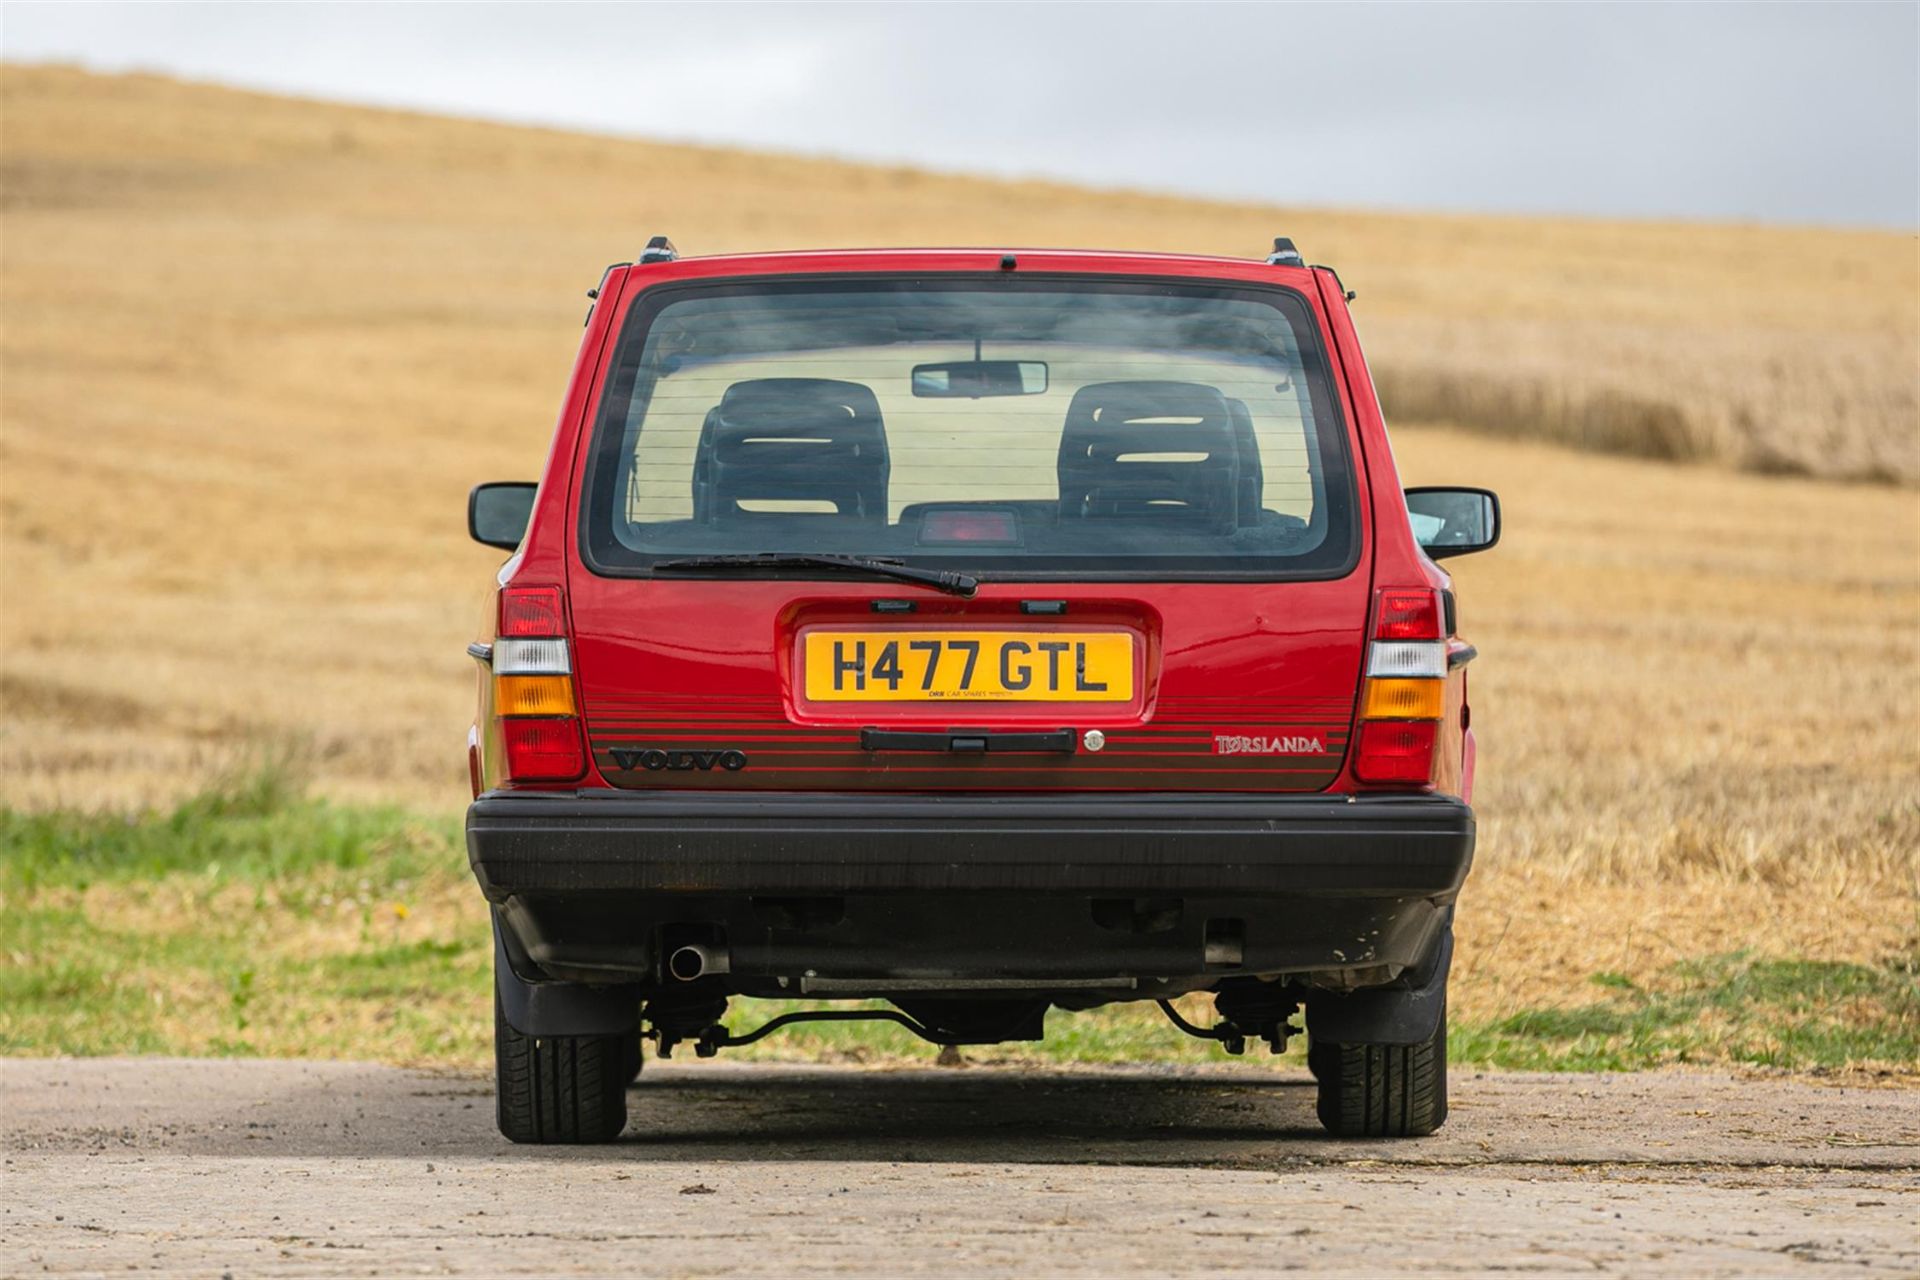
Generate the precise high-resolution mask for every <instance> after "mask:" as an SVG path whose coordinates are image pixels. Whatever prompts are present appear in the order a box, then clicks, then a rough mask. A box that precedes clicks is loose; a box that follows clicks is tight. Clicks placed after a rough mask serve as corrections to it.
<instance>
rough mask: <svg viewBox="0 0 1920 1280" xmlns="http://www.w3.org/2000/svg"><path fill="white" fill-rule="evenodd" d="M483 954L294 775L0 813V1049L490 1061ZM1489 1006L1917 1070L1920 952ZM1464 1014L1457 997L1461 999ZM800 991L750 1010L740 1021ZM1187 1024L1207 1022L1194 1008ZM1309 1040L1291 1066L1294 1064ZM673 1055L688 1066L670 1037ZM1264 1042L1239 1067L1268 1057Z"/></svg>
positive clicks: (1709, 964)
mask: <svg viewBox="0 0 1920 1280" xmlns="http://www.w3.org/2000/svg"><path fill="white" fill-rule="evenodd" d="M490 966H491V947H490V942H489V936H488V931H487V919H486V911H485V906H484V904H483V903H482V901H481V899H480V895H479V893H478V891H477V890H476V889H475V888H474V886H473V883H472V880H471V878H470V876H469V875H468V872H467V868H466V858H465V853H464V849H463V847H462V841H461V838H460V830H459V824H458V822H457V821H455V820H453V819H450V818H448V819H428V818H422V817H419V816H417V815H412V814H408V813H405V812H401V811H398V810H392V809H371V808H354V807H348V806H340V805H334V804H329V803H326V802H324V801H319V800H314V799H310V798H308V797H307V796H306V795H305V794H304V793H303V791H302V789H301V788H300V787H299V785H298V784H297V781H296V780H295V779H294V778H293V776H292V775H291V774H290V773H289V772H288V771H287V770H286V769H284V768H280V767H270V768H265V769H260V770H257V771H255V772H252V773H249V774H245V775H241V776H239V777H236V778H234V779H231V780H228V781H225V782H222V783H221V784H219V785H217V786H215V787H213V788H211V789H209V790H208V791H207V792H206V793H204V794H202V795H199V796H196V797H194V798H192V799H190V800H188V801H186V802H185V803H183V804H181V805H179V806H177V807H176V808H174V809H171V810H167V811H161V812H152V813H145V814H137V815H131V816H128V815H112V814H81V813H72V812H63V813H45V814H21V813H12V812H7V811H0V1053H10V1054H47V1053H69V1054H111V1053H166V1054H188V1055H237V1054H264V1055H270V1056H315V1057H364V1058H379V1059H387V1060H395V1061H403V1062H444V1063H453V1064H462V1065H471V1066H479V1065H481V1064H483V1063H484V1062H485V1061H486V1060H487V1057H488V1054H489V1048H490V1036H491V1032H492V1024H491V1018H490V1015H489V994H488V993H489V985H490V978H489V975H490ZM1591 981H1592V996H1591V998H1590V999H1588V1000H1585V1001H1582V1002H1576V1003H1573V1004H1570V1005H1568V1006H1566V1007H1558V1008H1543V1009H1535V1010H1528V1011H1524V1012H1520V1013H1513V1014H1510V1015H1507V1016H1503V1017H1498V1018H1474V1017H1472V1016H1468V1015H1467V1014H1466V1012H1465V1011H1464V1010H1460V1009H1459V1006H1458V1005H1456V1010H1457V1012H1456V1018H1455V1022H1454V1025H1453V1027H1452V1030H1451V1051H1452V1057H1453V1059H1454V1060H1455V1061H1456V1062H1461V1063H1469V1064H1482V1065H1489V1066H1498V1067H1515V1068H1530V1069H1541V1070H1605V1071H1621V1070H1639V1069H1643V1068H1648V1067H1656V1066H1662V1065H1666V1064H1670V1063H1721V1064H1724V1063H1747V1064H1755V1065H1763V1066H1771V1067H1781V1068H1788V1069H1793V1070H1802V1071H1805V1070H1832V1069H1839V1068H1845V1067H1849V1066H1858V1065H1863V1064H1866V1065H1879V1066H1892V1067H1895V1068H1900V1069H1904V1070H1906V1071H1908V1072H1912V1071H1914V1070H1915V1069H1916V1065H1917V1064H1920V956H1916V955H1912V954H1909V955H1905V956H1899V957H1893V958H1891V959H1889V960H1888V961H1886V962H1885V963H1883V964H1879V965H1859V964H1840V963H1830V962H1821V961H1812V960H1804V959H1793V958H1779V957H1767V956H1757V955H1748V954H1738V955H1724V956H1712V957H1703V958H1700V959H1696V960H1691V961H1688V962H1685V963H1683V964H1678V965H1669V966H1666V967H1664V968H1661V969H1658V970H1654V971H1650V972H1645V973H1624V972H1606V973H1597V974H1595V975H1593V977H1592V980H1591ZM1462 1003H1465V1002H1462ZM806 1007H809V1006H808V1005H805V1004H802V1003H799V1002H784V1001H739V1002H737V1003H736V1004H735V1006H734V1008H733V1010H732V1012H731V1014H730V1015H729V1017H728V1023H729V1025H730V1026H731V1027H732V1028H733V1029H734V1030H735V1031H736V1032H744V1031H747V1030H749V1029H751V1028H753V1027H755V1026H758V1025H759V1024H760V1023H761V1022H762V1021H764V1020H765V1019H767V1018H770V1017H773V1016H775V1015H776V1014H779V1013H783V1012H787V1011H789V1010H793V1009H799V1008H806ZM1185 1011H1186V1013H1187V1016H1188V1017H1189V1018H1191V1019H1194V1020H1196V1021H1200V1022H1203V1023H1204V1022H1207V1021H1210V1019H1211V1014H1210V1012H1209V1010H1208V1009H1207V1005H1206V1002H1205V1001H1204V999H1195V1000H1189V1001H1188V1003H1187V1007H1186V1010H1185ZM1301 1043H1302V1042H1301V1041H1298V1040H1296V1041H1295V1048H1294V1051H1293V1053H1291V1054H1290V1055H1289V1057H1288V1059H1287V1061H1289V1062H1290V1063H1292V1064H1294V1065H1297V1064H1298V1061H1299V1056H1300V1046H1301ZM681 1052H683V1053H691V1050H690V1049H683V1050H682V1051H681ZM731 1052H732V1053H733V1054H734V1055H737V1056H740V1057H745V1058H782V1059H788V1060H792V1059H817V1060H841V1061H844V1060H855V1061H886V1060H898V1061H926V1060H929V1059H930V1058H931V1057H932V1056H933V1053H934V1050H933V1049H932V1048H931V1047H930V1046H928V1045H926V1044H923V1043H922V1042H921V1041H919V1040H917V1039H915V1038H914V1037H913V1036H912V1035H911V1034H910V1033H909V1032H907V1031H906V1030H904V1029H902V1028H899V1027H895V1026H888V1025H884V1024H876V1023H858V1024H814V1025H810V1026H802V1027H798V1028H794V1029H792V1030H789V1031H785V1032H781V1033H779V1034H777V1035H775V1036H774V1037H771V1038H769V1039H768V1040H765V1041H762V1042H761V1043H760V1044H757V1045H754V1046H751V1047H749V1048H747V1049H743V1050H735V1051H731ZM966 1056H967V1057H968V1058H969V1059H970V1060H975V1061H982V1060H984V1061H1038V1062H1143V1061H1156V1062H1206V1061H1219V1060H1223V1059H1224V1057H1225V1055H1224V1054H1222V1053H1221V1052H1220V1050H1218V1049H1217V1048H1216V1047H1214V1046H1212V1045H1210V1044H1206V1043H1202V1042H1200V1041H1196V1040H1192V1039H1189V1038H1187V1037H1185V1036H1182V1035H1180V1034H1179V1033H1178V1032H1176V1031H1175V1030H1174V1029H1173V1028H1172V1027H1170V1026H1169V1025H1167V1023H1166V1022H1165V1021H1164V1020H1163V1019H1162V1018H1161V1016H1160V1014H1159V1012H1158V1010H1156V1009H1155V1008H1153V1006H1151V1005H1141V1004H1134V1005H1121V1006H1112V1007H1109V1008H1105V1009H1098V1010H1092V1011H1089V1012H1084V1013H1068V1012H1063V1011H1057V1010H1056V1011H1054V1012H1052V1013H1050V1014H1049V1015H1048V1018H1047V1038H1046V1040H1045V1041H1042V1042H1039V1043H1036V1044H1009V1045H1001V1046H994V1047H985V1048H975V1049H968V1050H966ZM1266 1060H1267V1058H1266V1051H1265V1049H1264V1048H1263V1047H1259V1046H1255V1047H1254V1048H1252V1049H1250V1050H1249V1053H1248V1061H1250V1062H1262V1061H1266Z"/></svg>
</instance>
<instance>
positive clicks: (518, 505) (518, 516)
mask: <svg viewBox="0 0 1920 1280" xmlns="http://www.w3.org/2000/svg"><path fill="white" fill-rule="evenodd" d="M538 489H539V486H538V485H531V484H523V483H519V482H516V481H505V482H501V483H498V484H477V485H475V486H473V492H472V493H470V494H468V495H467V532H468V533H469V534H470V535H472V537H473V540H474V541H475V542H478V543H480V544H481V545H482V546H488V547H499V548H500V549H501V550H502V551H518V550H519V549H520V539H521V538H523V537H525V536H526V533H527V521H528V520H529V519H530V518H532V516H533V495H534V493H535V492H536V491H537V490H538Z"/></svg>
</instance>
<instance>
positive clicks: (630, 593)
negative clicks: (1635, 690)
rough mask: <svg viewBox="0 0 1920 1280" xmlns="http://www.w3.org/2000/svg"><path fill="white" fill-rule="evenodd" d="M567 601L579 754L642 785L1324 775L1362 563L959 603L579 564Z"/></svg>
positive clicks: (883, 785) (1222, 783)
mask: <svg viewBox="0 0 1920 1280" xmlns="http://www.w3.org/2000/svg"><path fill="white" fill-rule="evenodd" d="M572 597H573V601H572V603H573V615H574V628H575V644H576V661H577V664H578V684H579V688H580V696H581V700H582V704H583V711H584V714H585V718H586V725H587V733H588V739H589V743H590V746H591V750H592V755H593V760H594V765H595V767H596V768H597V770H598V771H599V773H600V775H601V777H602V778H603V779H604V780H605V781H606V782H607V783H609V784H611V785H613V786H616V787H627V788H637V789H647V788H724V789H727V790H739V789H756V790H833V791H865V790H896V791H938V790H967V791H980V790H996V789H1003V790H1023V791H1039V790H1129V791H1241V790H1259V791H1288V792H1305V791H1317V790H1320V789H1323V788H1325V787H1326V786H1327V785H1328V784H1330V783H1331V782H1332V781H1333V780H1334V778H1335V777H1336V776H1337V774H1338V773H1339V771H1340V766H1341V762H1342V760H1343V758H1344V756H1345V752H1346V747H1347V736H1348V731H1349V727H1350V724H1351V721H1352V716H1353V707H1354V691H1355V689H1356V687H1357V686H1358V683H1359V680H1360V667H1361V663H1362V658H1363V654H1364V651H1365V636H1364V630H1365V624H1366V617H1367V607H1368V597H1367V582H1366V577H1365V575H1364V574H1362V573H1354V574H1351V575H1349V576H1348V577H1346V578H1343V579H1339V580H1335V581H1326V582H1292V583H1258V584H1256V583H1233V584H1227V583H1157V584H1151V585H1149V584H1098V585H1093V584H1089V585H1086V586H1079V587H1074V588H1070V589H1069V588H1059V587H1048V588H1046V589H1045V590H1044V593H1043V591H1042V590H1039V589H1035V588H1031V587H1028V588H1022V587H1018V586H1011V585H996V586H988V587H985V588H983V589H982V591H981V593H980V594H979V595H978V596H977V597H975V598H973V599H964V600H963V599H956V598H953V597H947V596H937V595H932V594H931V593H922V592H919V591H916V590H914V589H912V588H905V589H901V588H896V587H893V586H892V585H891V584H883V583H864V582H859V583H821V582H795V581H790V580H766V579H749V580H727V581H717V580H691V581H675V580H659V579H655V580H634V579H614V578H604V577H598V576H595V575H593V574H591V573H580V574H578V575H577V576H576V577H575V579H574V583H573V588H572ZM908 604H910V605H911V610H912V611H911V612H901V611H899V610H902V609H904V608H905V607H906V606H907V605H908ZM1090 731H1097V732H1095V736H1094V737H1093V738H1092V739H1091V740H1090V739H1089V737H1088V734H1089V732H1090ZM1096 744H1097V748H1098V749H1095V747H1096Z"/></svg>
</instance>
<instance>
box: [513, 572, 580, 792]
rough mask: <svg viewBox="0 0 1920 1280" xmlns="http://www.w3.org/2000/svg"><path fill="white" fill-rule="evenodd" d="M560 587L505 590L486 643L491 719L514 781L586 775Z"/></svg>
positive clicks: (545, 779) (564, 609)
mask: <svg viewBox="0 0 1920 1280" xmlns="http://www.w3.org/2000/svg"><path fill="white" fill-rule="evenodd" d="M566 616H567V610H566V599H565V597H564V596H563V595H562V594H561V591H560V588H559V587H521V586H513V587H505V588H503V589H502V590H501V592H500V621H499V625H498V627H497V628H496V629H495V633H494V634H495V639H494V644H493V659H492V660H493V714H494V716H495V717H496V718H497V719H498V720H499V722H500V741H501V743H502V745H503V746H504V747H505V748H506V756H507V777H508V778H509V779H510V780H511V781H513V782H569V781H571V780H573V779H575V778H578V777H579V776H580V775H581V774H583V773H585V772H586V771H587V755H586V749H585V747H584V745H583V744H582V742H581V738H580V721H579V719H578V718H577V714H578V711H579V706H578V704H577V702H576V701H575V700H574V696H573V654H572V652H571V646H570V645H569V644H568V642H567V626H566Z"/></svg>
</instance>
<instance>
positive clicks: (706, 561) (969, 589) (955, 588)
mask: <svg viewBox="0 0 1920 1280" xmlns="http://www.w3.org/2000/svg"><path fill="white" fill-rule="evenodd" d="M762 569H837V570H840V571H841V572H843V573H871V574H874V575H875V576H877V577H882V578H892V579H894V580H895V581H898V582H912V583H917V584H919V585H920V586H923V587H932V588H933V589H934V590H935V591H945V592H946V593H948V594H949V595H956V596H971V595H972V594H973V593H974V591H975V590H977V589H978V588H979V586H980V580H979V579H978V578H975V577H973V576H972V575H971V574H965V573H954V572H951V571H949V570H946V569H912V568H908V567H907V566H906V565H904V564H901V563H900V562H899V561H897V560H876V559H872V558H869V557H867V556H825V555H809V554H807V553H806V552H797V551H776V552H756V553H752V554H743V555H732V556H687V557H685V558H684V559H679V560H656V561H655V562H654V565H653V571H654V572H655V573H716V572H717V573H758V572H759V571H760V570H762Z"/></svg>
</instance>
